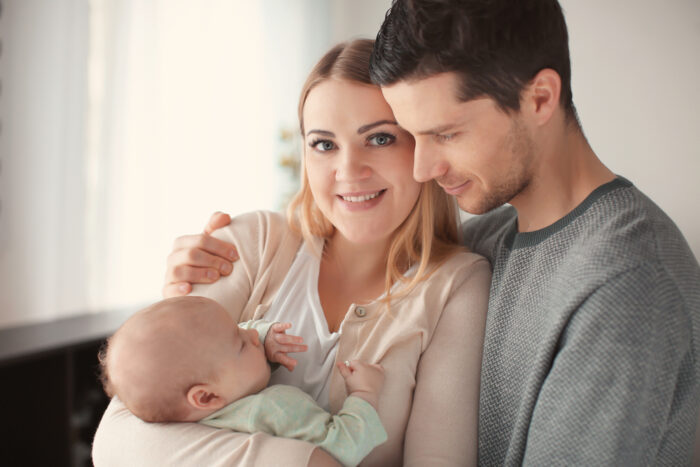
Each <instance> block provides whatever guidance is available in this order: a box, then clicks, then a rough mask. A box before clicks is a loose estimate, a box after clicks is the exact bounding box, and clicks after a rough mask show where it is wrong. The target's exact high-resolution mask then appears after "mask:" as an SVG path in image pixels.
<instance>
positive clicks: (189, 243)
mask: <svg viewBox="0 0 700 467" xmlns="http://www.w3.org/2000/svg"><path fill="white" fill-rule="evenodd" d="M180 250H185V251H189V250H203V251H205V252H207V253H209V254H211V255H214V256H218V257H220V258H221V259H225V260H227V261H229V262H230V261H235V260H237V259H238V252H237V251H236V247H235V246H234V245H233V244H231V243H228V242H225V241H223V240H220V239H218V238H216V237H212V236H211V235H207V234H196V235H183V236H182V237H178V238H176V239H175V242H174V243H173V253H174V252H176V251H180Z"/></svg>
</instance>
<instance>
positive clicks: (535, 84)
mask: <svg viewBox="0 0 700 467" xmlns="http://www.w3.org/2000/svg"><path fill="white" fill-rule="evenodd" d="M560 94H561V77H560V76H559V73H557V72H556V71H554V70H552V69H550V68H544V69H542V70H540V71H539V72H538V73H537V74H536V75H535V77H534V78H532V80H531V81H530V83H529V84H528V86H527V88H526V90H525V92H524V94H523V99H524V102H522V103H521V104H522V105H523V106H524V107H525V109H523V110H526V111H527V112H528V113H529V114H530V118H531V119H532V121H534V122H535V123H536V124H537V125H543V124H545V123H547V122H548V121H549V120H550V118H551V117H552V115H554V113H555V112H556V111H557V110H558V109H559V108H560V107H561V106H560V105H559V95H560Z"/></svg>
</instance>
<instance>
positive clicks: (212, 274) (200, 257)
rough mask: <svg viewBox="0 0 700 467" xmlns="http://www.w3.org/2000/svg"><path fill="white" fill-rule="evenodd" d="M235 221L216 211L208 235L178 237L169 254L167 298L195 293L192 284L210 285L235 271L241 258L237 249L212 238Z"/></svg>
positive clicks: (166, 283)
mask: <svg viewBox="0 0 700 467" xmlns="http://www.w3.org/2000/svg"><path fill="white" fill-rule="evenodd" d="M230 222H231V216H229V215H228V214H225V213H223V212H215V213H214V214H212V216H211V217H210V218H209V222H208V223H207V226H206V227H205V228H204V233H201V234H196V235H184V236H182V237H178V238H177V239H176V240H175V244H174V245H173V251H172V252H170V255H168V261H167V270H166V272H165V286H164V287H163V297H165V298H170V297H178V296H180V295H187V294H188V293H190V292H191V291H192V284H209V283H211V282H216V281H217V280H218V279H219V277H221V276H222V275H223V276H227V275H229V274H231V271H233V262H234V261H236V260H237V259H238V252H237V251H236V247H234V246H233V245H232V244H230V243H227V242H224V241H222V240H219V239H218V238H214V237H212V236H211V233H212V232H214V231H215V230H217V229H220V228H221V227H225V226H227V225H228V224H229V223H230Z"/></svg>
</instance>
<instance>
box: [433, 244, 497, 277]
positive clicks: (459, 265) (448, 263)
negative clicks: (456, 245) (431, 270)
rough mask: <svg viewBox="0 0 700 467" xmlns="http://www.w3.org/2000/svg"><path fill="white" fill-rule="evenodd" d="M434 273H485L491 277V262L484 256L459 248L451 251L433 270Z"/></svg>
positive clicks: (440, 274)
mask: <svg viewBox="0 0 700 467" xmlns="http://www.w3.org/2000/svg"><path fill="white" fill-rule="evenodd" d="M435 275H437V276H440V277H444V276H452V277H454V276H458V277H463V276H471V275H479V276H482V275H487V276H489V278H490V277H491V263H490V262H489V260H488V259H486V257H484V256H482V255H480V254H478V253H473V252H471V251H469V250H466V249H460V250H458V251H456V252H455V253H452V254H451V255H450V256H449V257H448V258H447V259H446V260H444V261H443V262H442V263H441V264H440V265H439V266H438V268H437V270H436V271H435Z"/></svg>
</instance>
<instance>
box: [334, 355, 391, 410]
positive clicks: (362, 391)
mask: <svg viewBox="0 0 700 467" xmlns="http://www.w3.org/2000/svg"><path fill="white" fill-rule="evenodd" d="M337 365H338V369H339V370H340V374H341V375H342V376H343V378H344V379H345V387H346V389H347V391H348V394H349V395H351V396H357V397H361V398H362V399H364V400H366V401H367V402H369V403H370V404H372V406H373V407H374V408H375V409H376V408H377V403H378V402H379V393H380V392H382V387H383V386H384V368H382V366H381V365H379V364H376V363H375V364H370V363H364V362H360V361H357V360H353V361H351V362H344V363H343V362H338V364H337Z"/></svg>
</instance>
